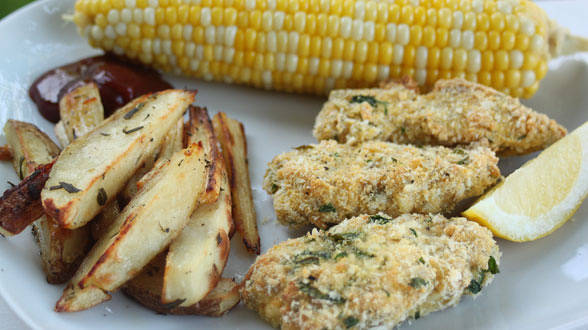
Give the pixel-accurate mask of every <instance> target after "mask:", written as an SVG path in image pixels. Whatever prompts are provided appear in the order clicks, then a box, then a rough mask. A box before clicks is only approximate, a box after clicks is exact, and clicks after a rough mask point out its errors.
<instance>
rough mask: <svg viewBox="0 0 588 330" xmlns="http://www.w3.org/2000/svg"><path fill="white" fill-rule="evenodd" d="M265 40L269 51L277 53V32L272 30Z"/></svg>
mask: <svg viewBox="0 0 588 330" xmlns="http://www.w3.org/2000/svg"><path fill="white" fill-rule="evenodd" d="M233 39H234V37H233ZM265 42H266V48H267V50H268V52H270V53H275V52H277V51H278V45H277V40H276V33H275V32H274V31H270V32H268V33H267V36H266V38H265Z"/></svg>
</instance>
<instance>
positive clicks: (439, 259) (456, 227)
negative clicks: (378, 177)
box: [241, 214, 500, 329]
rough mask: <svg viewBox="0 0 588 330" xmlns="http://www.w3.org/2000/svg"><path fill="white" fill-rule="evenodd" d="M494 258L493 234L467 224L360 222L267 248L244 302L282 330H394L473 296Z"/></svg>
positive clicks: (427, 219)
mask: <svg viewBox="0 0 588 330" xmlns="http://www.w3.org/2000/svg"><path fill="white" fill-rule="evenodd" d="M499 258H500V251H499V250H498V246H497V245H496V242H495V241H494V240H493V238H492V233H491V232H490V231H489V230H488V229H486V228H484V227H482V226H480V225H478V224H477V223H475V222H472V221H467V220H466V219H464V218H452V219H447V218H445V217H443V216H441V215H415V214H406V215H403V216H400V217H398V218H396V219H392V218H390V217H388V216H387V215H384V214H378V215H372V216H369V215H361V216H359V217H356V218H352V219H348V220H345V221H344V222H342V223H341V224H339V225H337V226H334V227H332V228H331V229H330V230H328V231H322V230H316V229H314V230H313V231H312V233H308V234H307V235H306V236H304V237H300V238H295V239H290V240H288V241H286V242H282V243H281V244H278V245H276V246H274V247H272V248H271V249H270V250H269V251H268V252H267V253H265V254H263V255H262V256H260V257H258V258H257V260H256V262H255V264H253V266H252V267H251V268H250V270H249V273H248V274H247V276H246V278H245V281H244V287H243V289H242V293H241V296H242V299H243V301H244V302H245V304H246V305H247V307H249V308H251V309H253V310H254V311H256V312H258V313H259V314H260V316H261V317H262V318H263V319H264V320H266V321H267V322H269V323H270V324H271V325H272V326H274V327H281V328H282V329H345V328H359V329H365V328H370V327H382V328H392V327H394V326H395V325H397V324H399V323H400V322H403V321H404V320H406V319H407V318H411V317H413V318H418V317H421V316H424V315H426V314H428V313H431V312H434V311H438V310H441V309H444V308H447V307H450V306H454V305H456V304H457V303H458V302H459V300H460V299H461V297H462V295H464V294H477V293H479V292H480V291H481V290H482V288H483V287H484V286H486V285H488V284H489V283H490V282H491V281H492V279H493V277H494V275H493V274H495V273H497V272H498V271H499V269H498V263H499Z"/></svg>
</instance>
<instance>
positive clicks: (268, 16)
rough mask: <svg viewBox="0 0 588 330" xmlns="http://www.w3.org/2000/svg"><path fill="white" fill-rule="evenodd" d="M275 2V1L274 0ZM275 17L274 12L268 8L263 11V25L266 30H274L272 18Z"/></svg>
mask: <svg viewBox="0 0 588 330" xmlns="http://www.w3.org/2000/svg"><path fill="white" fill-rule="evenodd" d="M274 3H275V1H274ZM273 17H274V15H273V14H272V12H271V11H269V10H266V11H264V12H263V15H261V27H262V29H263V30H264V31H271V30H272V21H273V20H272V18H273Z"/></svg>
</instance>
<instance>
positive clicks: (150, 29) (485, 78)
mask: <svg viewBox="0 0 588 330" xmlns="http://www.w3.org/2000/svg"><path fill="white" fill-rule="evenodd" d="M75 9H76V10H75V14H74V17H73V18H74V21H75V22H76V24H77V25H78V27H79V28H80V32H81V34H82V35H84V36H86V37H87V38H88V39H89V42H90V44H91V45H92V46H95V47H100V48H102V49H104V50H106V51H112V52H114V53H116V54H119V55H125V56H127V57H129V58H132V59H137V60H139V61H141V62H143V63H145V64H148V65H152V66H154V67H156V68H158V69H162V70H164V71H171V72H175V73H177V74H186V75H190V76H194V77H197V78H203V79H206V80H216V81H225V82H229V83H239V84H247V85H253V86H256V87H264V88H268V89H276V90H285V91H295V92H310V93H319V94H323V93H326V92H328V91H329V90H331V89H333V88H353V87H369V86H373V85H376V84H377V82H378V81H385V80H389V79H392V78H398V77H403V76H411V77H413V78H414V79H415V80H416V81H417V82H418V83H419V84H420V85H422V86H424V87H425V88H426V87H428V86H432V84H433V83H434V82H435V81H436V80H438V79H441V78H451V77H462V78H466V79H468V80H470V81H474V82H479V83H482V84H485V85H488V86H491V87H494V88H495V89H497V90H500V91H503V92H505V93H508V94H511V95H513V96H515V97H530V96H532V95H533V93H535V91H536V90H537V88H538V86H539V80H540V79H541V78H543V76H545V73H546V72H547V61H548V60H549V57H550V53H549V50H550V49H549V47H550V44H552V43H553V42H551V40H549V41H550V42H548V38H549V27H550V25H549V20H548V18H547V16H546V15H545V13H544V12H543V10H541V9H540V8H539V7H537V6H536V5H535V4H534V3H532V2H531V1H529V0H396V1H384V0H380V1H378V0H376V1H371V0H368V1H364V0H78V1H77V3H76V6H75Z"/></svg>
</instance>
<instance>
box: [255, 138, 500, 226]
mask: <svg viewBox="0 0 588 330" xmlns="http://www.w3.org/2000/svg"><path fill="white" fill-rule="evenodd" d="M296 149H297V150H292V151H290V152H286V153H284V154H281V155H278V156H276V157H275V158H274V159H273V160H272V161H271V162H270V163H269V164H268V170H267V171H266V174H265V178H264V183H263V187H264V189H265V190H266V191H267V192H268V193H269V194H272V195H273V199H274V201H273V203H274V209H275V212H276V216H277V218H278V220H279V221H280V222H281V223H283V224H287V225H290V226H292V227H299V226H301V225H305V224H309V223H311V224H313V225H315V226H317V227H320V228H327V227H329V226H331V225H333V224H337V223H339V222H340V221H341V220H343V219H345V218H350V217H354V216H357V215H360V214H373V213H377V212H384V213H387V214H389V215H391V216H398V215H400V214H404V213H445V212H449V211H451V210H452V208H453V207H454V206H455V205H456V204H457V203H458V202H459V201H461V200H464V199H466V198H469V197H473V196H477V195H480V194H482V193H483V192H484V191H485V190H486V188H488V187H490V186H492V185H493V184H494V183H496V181H497V180H498V179H499V178H500V170H499V169H498V167H497V163H498V158H496V156H495V155H494V152H492V151H491V150H490V149H488V148H486V147H481V146H476V147H472V148H470V149H461V148H457V149H449V148H445V147H421V148H419V147H416V146H411V145H398V144H394V143H390V142H381V141H369V142H366V143H363V144H361V145H359V146H351V145H347V144H338V143H336V142H335V141H333V140H330V141H322V142H320V143H319V144H316V145H309V146H302V147H298V148H296Z"/></svg>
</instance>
